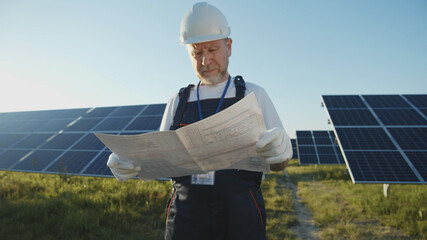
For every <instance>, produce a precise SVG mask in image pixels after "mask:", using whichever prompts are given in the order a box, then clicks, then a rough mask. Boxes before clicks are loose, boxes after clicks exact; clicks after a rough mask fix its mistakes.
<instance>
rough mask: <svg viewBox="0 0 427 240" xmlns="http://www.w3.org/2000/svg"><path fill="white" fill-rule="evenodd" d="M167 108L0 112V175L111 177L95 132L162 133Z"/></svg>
mask: <svg viewBox="0 0 427 240" xmlns="http://www.w3.org/2000/svg"><path fill="white" fill-rule="evenodd" d="M165 106H166V104H153V105H134V106H117V107H99V108H81V109H63V110H45V111H27V112H7V113H0V170H11V171H26V172H40V173H57V174H58V173H64V174H75V175H87V176H104V177H105V176H112V173H111V171H110V170H109V168H108V167H107V166H106V161H107V159H108V156H109V155H110V153H111V152H110V151H109V150H108V149H107V148H106V147H105V146H104V144H103V143H102V142H101V141H99V140H98V138H96V136H95V135H94V134H93V133H94V132H99V133H109V134H122V135H125V134H140V133H147V132H152V131H158V129H159V126H160V122H161V118H162V115H163V111H164V109H165Z"/></svg>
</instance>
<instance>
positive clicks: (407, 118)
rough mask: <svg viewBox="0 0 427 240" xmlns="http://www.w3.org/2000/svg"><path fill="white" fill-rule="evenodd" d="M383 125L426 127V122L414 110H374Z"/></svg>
mask: <svg viewBox="0 0 427 240" xmlns="http://www.w3.org/2000/svg"><path fill="white" fill-rule="evenodd" d="M374 111H375V114H376V115H377V116H378V118H379V119H380V120H381V122H382V123H383V124H384V125H427V120H426V119H425V118H424V117H423V116H422V115H421V114H419V113H418V112H417V111H415V110H414V109H374Z"/></svg>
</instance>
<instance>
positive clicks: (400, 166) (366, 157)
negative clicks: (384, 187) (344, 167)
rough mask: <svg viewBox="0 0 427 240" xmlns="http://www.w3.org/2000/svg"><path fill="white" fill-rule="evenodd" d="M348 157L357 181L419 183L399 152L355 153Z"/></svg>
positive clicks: (347, 155) (349, 153)
mask: <svg viewBox="0 0 427 240" xmlns="http://www.w3.org/2000/svg"><path fill="white" fill-rule="evenodd" d="M346 157H347V161H348V162H349V164H350V165H351V166H352V168H351V170H352V173H353V175H355V176H354V177H355V178H356V179H364V181H366V182H385V181H390V182H402V183H415V182H419V180H418V179H417V177H416V176H415V174H414V172H413V171H412V170H411V168H410V167H409V165H408V164H407V162H406V161H405V160H404V159H403V157H402V155H400V154H399V152H397V151H390V152H373V151H359V152H354V151H353V152H347V153H346Z"/></svg>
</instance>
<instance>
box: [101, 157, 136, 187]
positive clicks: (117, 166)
mask: <svg viewBox="0 0 427 240" xmlns="http://www.w3.org/2000/svg"><path fill="white" fill-rule="evenodd" d="M107 166H108V167H109V168H110V170H111V172H112V173H113V174H114V176H115V177H116V178H117V179H118V180H119V181H126V180H128V179H130V178H133V177H135V176H136V175H138V172H139V171H141V167H140V166H136V167H135V165H133V163H131V162H127V161H123V160H120V159H119V158H118V157H117V156H116V154H114V153H111V154H110V157H109V158H108V161H107Z"/></svg>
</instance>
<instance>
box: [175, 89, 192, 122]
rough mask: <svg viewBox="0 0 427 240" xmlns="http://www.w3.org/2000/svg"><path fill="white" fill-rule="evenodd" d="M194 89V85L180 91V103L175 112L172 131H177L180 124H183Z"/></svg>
mask: <svg viewBox="0 0 427 240" xmlns="http://www.w3.org/2000/svg"><path fill="white" fill-rule="evenodd" d="M193 87H194V84H190V85H188V86H187V87H185V88H181V89H180V90H179V103H178V107H177V108H176V111H175V116H174V118H173V123H172V127H171V130H176V129H178V128H179V127H180V126H179V124H180V123H181V120H182V116H183V115H184V112H185V107H186V106H187V102H188V98H189V97H190V91H191V89H192V88H193Z"/></svg>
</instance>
